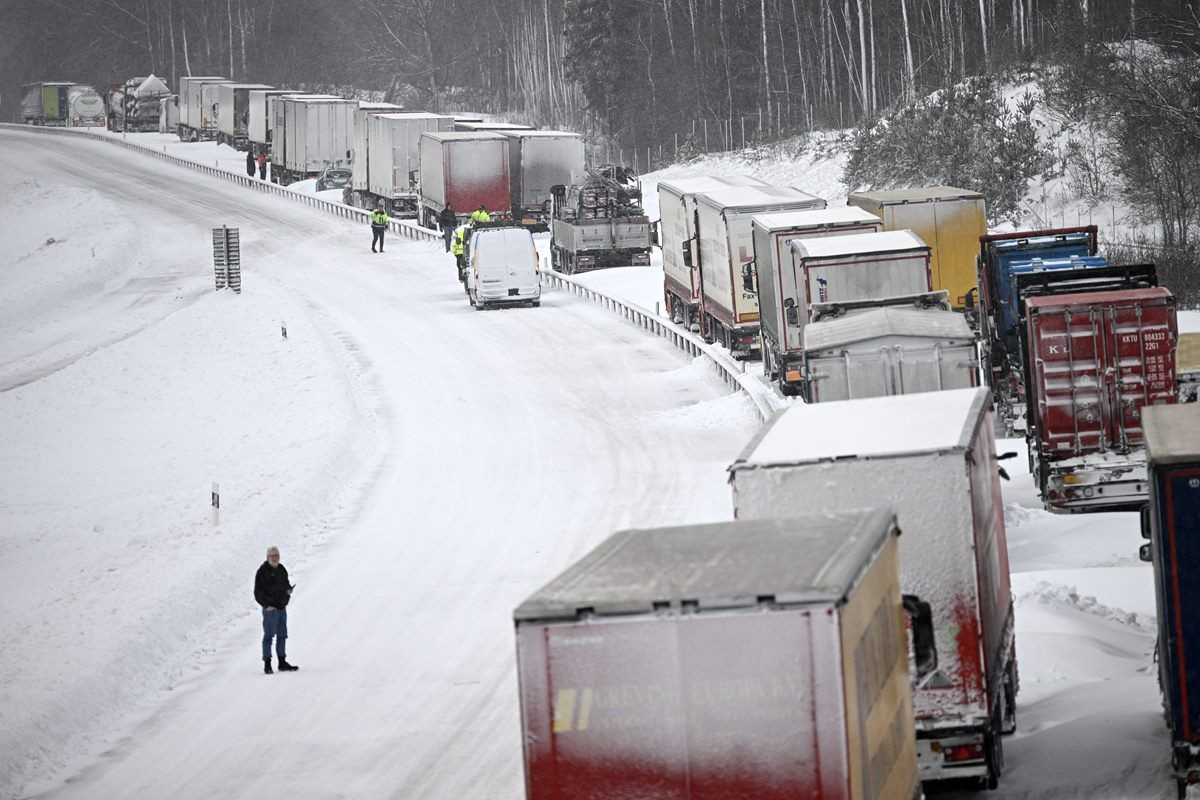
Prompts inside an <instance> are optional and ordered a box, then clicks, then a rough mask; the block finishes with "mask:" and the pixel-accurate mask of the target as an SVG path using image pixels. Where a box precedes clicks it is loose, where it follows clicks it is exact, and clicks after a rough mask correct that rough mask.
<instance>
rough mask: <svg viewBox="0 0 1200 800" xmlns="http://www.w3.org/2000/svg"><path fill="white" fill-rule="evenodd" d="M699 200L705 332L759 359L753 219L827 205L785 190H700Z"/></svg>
mask: <svg viewBox="0 0 1200 800" xmlns="http://www.w3.org/2000/svg"><path fill="white" fill-rule="evenodd" d="M695 198H696V200H695V202H696V214H695V223H696V236H697V238H698V240H699V243H700V262H699V274H700V333H701V334H702V335H703V336H704V338H705V339H706V340H708V341H710V342H719V343H721V344H722V345H724V346H725V348H726V349H727V350H729V352H730V353H731V354H733V355H734V356H735V357H738V358H755V357H757V356H758V355H759V352H760V351H759V345H758V290H757V288H756V279H755V272H754V237H753V231H752V229H751V227H750V221H751V219H752V218H753V217H754V215H755V214H762V213H764V212H767V211H811V210H816V209H823V208H825V201H824V200H822V199H821V198H820V197H816V196H815V195H811V194H809V193H808V192H802V191H800V190H799V189H792V188H788V187H782V186H728V187H725V188H721V189H712V190H709V191H707V192H698V193H697V194H696V195H695ZM692 263H693V264H695V263H696V262H694V261H693V262H692Z"/></svg>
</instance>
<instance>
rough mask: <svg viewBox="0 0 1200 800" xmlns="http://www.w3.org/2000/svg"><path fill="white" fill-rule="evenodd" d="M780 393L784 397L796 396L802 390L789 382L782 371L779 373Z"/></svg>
mask: <svg viewBox="0 0 1200 800" xmlns="http://www.w3.org/2000/svg"><path fill="white" fill-rule="evenodd" d="M779 393H780V394H781V395H783V396H784V397H795V396H796V395H798V394H800V390H799V389H797V388H796V387H795V386H793V385H792V384H790V383H788V381H787V379H786V378H785V377H784V376H783V374H782V373H780V375H779Z"/></svg>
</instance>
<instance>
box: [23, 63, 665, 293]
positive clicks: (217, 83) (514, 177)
mask: <svg viewBox="0 0 1200 800" xmlns="http://www.w3.org/2000/svg"><path fill="white" fill-rule="evenodd" d="M90 90H91V87H84V86H81V85H78V84H67V83H62V84H59V83H38V84H30V85H29V86H27V87H26V95H25V102H24V104H23V106H22V108H23V117H24V119H25V121H26V122H29V123H32V124H49V125H55V124H60V125H84V124H86V125H104V124H105V121H106V120H107V122H108V125H109V126H110V127H111V128H112V129H113V130H123V131H135V132H136V131H152V130H158V131H159V132H163V133H167V132H174V133H177V134H178V136H179V138H180V139H182V140H183V141H189V142H190V141H212V140H216V141H217V142H219V143H221V144H226V145H229V146H230V147H233V148H234V149H237V150H243V151H248V152H249V153H250V155H251V156H252V157H257V156H258V155H259V154H263V155H265V156H266V157H267V158H268V159H269V161H270V179H271V180H272V181H274V182H276V183H279V184H281V185H288V184H291V183H294V182H296V181H301V180H306V179H310V178H316V179H317V181H318V188H319V189H329V188H341V189H343V200H344V202H346V203H347V204H350V205H353V206H357V207H360V208H377V207H379V206H382V207H383V208H384V209H385V210H386V211H387V212H388V214H390V215H392V216H395V217H398V218H401V219H416V220H419V222H420V224H422V225H424V226H426V227H430V228H437V227H438V222H437V220H438V217H439V215H440V214H441V212H442V210H443V209H445V208H446V207H447V206H449V207H451V208H452V210H453V211H454V212H455V214H456V216H457V217H458V218H459V220H460V221H465V220H466V219H467V218H468V217H469V215H470V214H471V213H472V212H473V211H475V210H476V209H480V208H482V209H483V210H485V211H487V212H488V214H489V215H490V216H491V217H493V218H501V219H516V220H519V221H523V222H525V223H528V224H533V225H535V226H536V227H535V229H537V230H551V228H553V230H552V239H553V247H552V249H553V253H554V258H555V263H556V265H558V267H559V268H560V269H562V270H563V271H565V272H568V273H573V272H582V271H586V270H589V269H597V268H600V267H605V266H615V265H622V266H624V265H635V266H641V265H648V264H649V263H650V248H651V244H652V242H651V226H650V221H649V219H648V218H646V215H645V211H644V210H643V209H642V208H641V196H640V189H638V188H637V186H636V177H633V180H632V182H631V181H630V180H629V179H630V177H631V176H630V175H629V173H628V172H626V171H622V170H620V169H619V168H616V169H614V168H612V167H601V168H597V169H595V170H590V171H589V170H587V169H585V160H584V144H583V137H582V136H581V135H580V134H578V133H572V132H569V131H545V130H536V129H534V128H533V127H531V126H528V125H517V124H513V123H505V122H493V121H485V120H483V119H482V118H479V117H472V116H465V115H459V116H450V115H444V114H432V113H425V112H411V111H406V110H405V109H404V108H403V107H401V106H399V105H395V104H392V103H375V102H365V101H359V100H354V99H348V98H344V97H339V96H336V95H327V94H313V93H305V92H303V91H299V90H294V89H283V88H277V87H274V86H269V85H267V84H261V83H242V82H237V81H232V80H228V79H226V78H224V77H222V76H218V75H207V76H205V75H187V76H184V77H181V78H180V79H179V90H178V93H176V94H170V93H169V92H168V90H167V87H166V86H165V84H163V83H162V81H161V80H159V79H158V78H156V77H155V76H153V75H149V76H145V77H135V78H130V79H129V80H127V81H125V82H124V83H121V84H114V85H113V86H110V87H109V90H108V95H107V103H105V101H104V100H103V99H100V98H99V96H98V95H96V94H95V92H93V91H90ZM89 92H90V93H89ZM81 98H82V99H81ZM89 103H90V105H88V104H89ZM85 106H86V107H87V108H88V109H90V111H89V112H88V114H84V112H83V111H82V109H84V108H85ZM105 108H107V113H106V112H105ZM614 176H616V177H615V178H614ZM614 181H615V182H616V185H614V183H613V182H614ZM630 183H632V185H630Z"/></svg>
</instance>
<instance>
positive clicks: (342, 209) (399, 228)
mask: <svg viewBox="0 0 1200 800" xmlns="http://www.w3.org/2000/svg"><path fill="white" fill-rule="evenodd" d="M0 128H8V129H11V130H20V131H36V132H38V133H45V134H50V135H59V136H86V137H88V139H89V140H90V141H99V142H109V143H110V144H115V145H119V146H121V147H124V148H126V149H128V150H136V151H137V152H139V153H143V154H145V155H151V156H154V157H155V158H157V159H159V160H160V161H166V162H168V163H170V164H175V165H176V166H180V167H186V168H187V169H191V170H196V171H197V172H203V173H204V174H205V175H212V176H213V177H216V178H221V179H222V180H227V181H231V182H233V183H236V184H239V185H241V186H246V187H249V188H251V189H254V190H256V191H259V192H266V193H268V194H273V195H275V196H276V197H283V198H286V199H288V200H293V201H297V202H301V203H304V204H305V205H307V206H311V207H312V208H317V209H320V210H322V211H324V212H326V213H329V214H333V215H334V216H338V217H342V218H343V219H354V220H358V221H361V222H367V221H368V219H369V217H370V214H371V212H369V211H367V210H365V209H361V208H353V207H351V206H348V205H346V204H344V203H335V202H333V201H331V200H325V199H322V198H320V197H317V196H316V195H311V194H304V193H303V192H296V191H293V190H291V189H288V188H287V187H285V186H280V185H279V184H277V183H271V182H270V181H264V180H260V179H258V178H251V177H250V176H249V175H245V174H242V173H239V172H231V171H230V170H227V169H223V168H221V167H217V166H210V165H208V164H202V163H200V162H199V161H191V160H189V159H186V158H181V157H179V156H173V155H170V154H169V153H167V152H166V149H165V147H164V149H163V150H161V151H160V150H156V149H154V148H153V147H148V146H146V145H143V144H138V143H136V142H130V141H128V140H126V139H118V138H116V137H115V136H109V135H105V134H99V133H96V132H93V131H90V130H84V129H78V128H75V129H73V128H55V127H46V126H41V125H20V124H16V123H11V122H5V123H0ZM388 229H389V230H390V231H391V232H392V233H395V234H398V235H400V236H406V237H408V238H409V239H424V240H428V241H441V239H442V235H441V234H440V233H438V232H436V231H431V230H429V229H428V228H422V227H420V226H419V225H414V224H412V223H410V222H403V221H401V220H395V219H394V220H392V221H391V223H390V224H389V225H388Z"/></svg>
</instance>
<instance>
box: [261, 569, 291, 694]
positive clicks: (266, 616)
mask: <svg viewBox="0 0 1200 800" xmlns="http://www.w3.org/2000/svg"><path fill="white" fill-rule="evenodd" d="M294 588H295V587H294V586H292V584H290V583H288V572H287V568H286V567H284V566H283V564H280V563H279V548H278V547H268V548H267V560H266V561H264V562H263V564H262V566H261V567H259V568H258V572H257V573H256V574H255V576H254V599H255V601H257V603H258V604H259V605H260V606H262V609H263V612H262V615H263V641H262V645H263V648H262V649H263V672H265V673H266V674H268V675H270V674H271V673H272V672H273V670H272V669H271V640H272V639H274V640H275V652H276V653H277V654H278V655H279V671H280V672H295V671H296V670H298V669H299V667H297V666H294V665H292V664H289V663H288V661H287V604H288V600H290V599H291V598H292V589H294Z"/></svg>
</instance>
